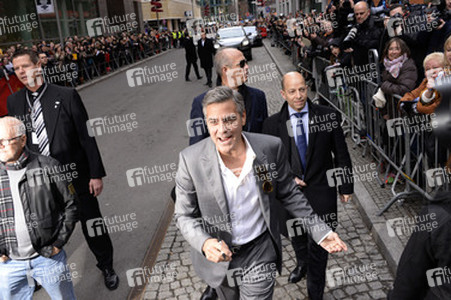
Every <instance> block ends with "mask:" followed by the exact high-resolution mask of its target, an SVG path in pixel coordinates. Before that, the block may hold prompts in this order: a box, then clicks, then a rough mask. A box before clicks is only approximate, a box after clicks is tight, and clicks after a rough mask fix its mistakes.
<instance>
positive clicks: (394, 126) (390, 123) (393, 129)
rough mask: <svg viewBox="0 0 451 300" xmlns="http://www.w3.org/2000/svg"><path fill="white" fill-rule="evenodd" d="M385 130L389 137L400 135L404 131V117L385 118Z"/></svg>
mask: <svg viewBox="0 0 451 300" xmlns="http://www.w3.org/2000/svg"><path fill="white" fill-rule="evenodd" d="M387 131H388V135H389V136H391V137H395V136H402V135H403V132H404V119H403V118H395V119H390V120H387Z"/></svg>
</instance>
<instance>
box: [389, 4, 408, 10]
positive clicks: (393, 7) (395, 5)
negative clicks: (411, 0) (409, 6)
mask: <svg viewBox="0 0 451 300" xmlns="http://www.w3.org/2000/svg"><path fill="white" fill-rule="evenodd" d="M397 8H401V9H402V11H403V12H405V7H404V5H401V4H394V5H392V6H390V8H389V11H393V10H395V9H397Z"/></svg>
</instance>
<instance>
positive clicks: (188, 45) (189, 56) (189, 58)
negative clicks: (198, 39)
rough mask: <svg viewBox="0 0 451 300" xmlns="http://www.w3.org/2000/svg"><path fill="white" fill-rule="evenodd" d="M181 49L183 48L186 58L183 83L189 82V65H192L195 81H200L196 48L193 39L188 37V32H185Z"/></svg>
mask: <svg viewBox="0 0 451 300" xmlns="http://www.w3.org/2000/svg"><path fill="white" fill-rule="evenodd" d="M183 47H185V58H186V72H185V81H191V80H190V79H189V74H190V72H191V65H193V67H194V72H195V73H196V76H197V79H201V78H202V76H200V74H199V68H198V67H197V53H196V46H194V42H193V38H192V37H191V36H189V35H188V31H185V37H184V38H183Z"/></svg>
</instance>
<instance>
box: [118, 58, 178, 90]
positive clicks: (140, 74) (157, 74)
mask: <svg viewBox="0 0 451 300" xmlns="http://www.w3.org/2000/svg"><path fill="white" fill-rule="evenodd" d="M125 74H126V77H127V83H128V86H129V87H137V86H142V85H144V84H152V83H158V82H164V81H166V82H171V81H172V80H174V79H177V78H178V72H177V70H176V64H175V63H170V64H164V65H159V66H157V65H154V66H151V67H149V66H145V67H144V68H134V69H130V70H128V71H127V72H125Z"/></svg>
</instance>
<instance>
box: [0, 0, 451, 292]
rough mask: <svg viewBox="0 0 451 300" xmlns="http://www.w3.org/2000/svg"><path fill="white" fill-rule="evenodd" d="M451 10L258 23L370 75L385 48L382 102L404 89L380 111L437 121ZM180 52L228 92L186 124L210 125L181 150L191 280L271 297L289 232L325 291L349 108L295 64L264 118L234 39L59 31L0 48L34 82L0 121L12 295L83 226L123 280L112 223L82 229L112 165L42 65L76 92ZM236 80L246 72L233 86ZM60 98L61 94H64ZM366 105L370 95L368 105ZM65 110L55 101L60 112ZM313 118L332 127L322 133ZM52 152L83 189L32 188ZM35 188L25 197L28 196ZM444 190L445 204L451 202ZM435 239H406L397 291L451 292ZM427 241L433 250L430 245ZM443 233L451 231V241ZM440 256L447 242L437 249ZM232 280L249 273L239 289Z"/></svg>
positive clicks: (1, 261) (108, 281) (197, 101)
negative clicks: (416, 263)
mask: <svg viewBox="0 0 451 300" xmlns="http://www.w3.org/2000/svg"><path fill="white" fill-rule="evenodd" d="M449 11H451V1H449V0H447V1H446V2H442V4H441V5H438V6H435V7H434V6H432V5H428V6H424V5H420V6H415V5H409V4H408V3H402V4H399V3H396V4H393V3H388V2H382V5H380V6H374V5H373V4H372V3H370V2H366V1H359V2H357V1H356V2H355V3H354V1H352V0H338V1H332V2H331V3H330V5H329V6H328V8H327V10H326V11H325V12H324V13H319V14H318V13H316V12H314V11H313V12H311V13H309V14H303V13H302V12H298V13H297V14H296V15H295V16H286V17H284V16H277V17H276V16H272V17H268V18H266V19H263V18H259V19H256V20H254V21H253V24H255V25H257V26H261V25H263V24H264V25H265V26H267V27H268V28H269V29H270V32H271V34H272V35H273V37H275V38H276V41H277V42H281V43H284V45H285V46H286V50H287V51H288V52H292V51H296V53H295V54H296V56H298V59H299V60H301V61H303V60H307V59H308V58H309V57H310V58H311V57H315V56H320V57H323V58H326V59H327V60H329V62H330V64H331V65H334V64H337V63H340V65H341V66H343V67H349V68H353V69H354V70H364V71H361V72H366V71H367V68H365V67H364V66H365V65H368V64H369V63H370V62H371V61H370V59H369V57H368V51H369V50H370V49H376V51H377V52H378V53H379V55H378V56H379V57H380V61H379V62H378V63H380V65H381V69H382V72H381V74H380V76H381V77H380V78H379V79H380V91H379V90H378V94H379V98H381V97H382V96H381V94H382V95H386V96H387V98H388V95H390V94H399V95H400V96H403V97H402V98H401V100H399V102H397V103H393V104H392V105H390V104H387V103H385V105H379V106H380V107H379V108H380V110H379V113H380V114H381V116H382V117H383V118H384V119H385V120H388V119H390V118H392V117H393V116H394V115H395V114H396V111H395V109H396V110H400V111H402V112H403V113H420V114H431V113H433V112H434V111H435V109H436V108H437V106H438V104H439V103H440V101H441V100H442V98H441V94H440V93H439V92H438V91H437V90H436V89H435V84H436V81H437V78H440V76H443V75H442V74H446V73H447V72H448V71H447V66H449V59H450V58H451V38H449V37H448V35H449V33H451V23H450V22H451V21H450V20H449V19H448V12H449ZM412 20H413V21H412ZM412 22H413V23H412ZM399 24H401V25H399ZM409 24H410V25H412V24H414V25H415V26H417V25H418V26H419V27H418V28H420V29H421V28H426V29H425V30H417V29H415V30H411V29H412V28H414V26H413V25H412V26H409ZM428 24H429V25H428ZM432 24H435V25H432ZM415 28H417V27H415ZM428 28H430V30H428ZM409 30H410V31H409ZM408 31H409V32H408ZM196 43H197V45H196ZM425 45H427V47H425ZM181 46H183V47H184V48H185V53H186V61H187V65H186V74H185V80H186V81H191V79H190V78H189V74H190V69H191V66H193V68H194V71H195V73H196V77H197V78H198V79H201V78H202V77H201V75H200V73H199V70H198V68H197V62H196V61H197V58H198V57H199V58H200V59H201V67H202V68H203V69H204V70H205V75H206V77H207V83H206V84H207V85H208V86H209V87H212V69H213V67H214V68H215V72H216V74H217V77H218V80H217V85H218V87H216V88H214V89H210V90H209V91H208V92H205V93H202V94H201V95H198V96H197V97H195V98H194V100H193V102H192V106H191V113H190V120H199V119H201V120H204V122H203V123H201V127H202V128H201V130H199V131H196V132H195V133H194V135H191V136H190V141H189V142H190V146H189V147H188V148H186V149H185V150H183V151H182V152H181V153H180V161H179V166H178V171H177V176H176V187H175V190H174V195H173V196H174V201H175V220H176V223H177V226H178V228H179V229H180V231H181V233H182V234H183V236H184V238H185V239H186V240H187V241H188V243H189V244H190V246H191V252H192V256H191V257H192V264H193V266H194V269H195V271H196V273H197V275H198V276H199V277H200V278H201V279H203V280H204V281H205V283H207V284H208V287H207V289H206V290H205V291H204V293H203V294H202V296H201V299H203V300H207V299H210V300H211V299H217V298H218V297H219V298H221V299H237V298H242V299H256V298H257V299H272V297H273V293H274V286H275V273H276V271H278V272H279V273H280V272H281V268H282V243H281V234H282V235H285V236H287V237H289V238H291V242H292V245H293V248H294V250H295V255H296V261H297V264H296V266H294V268H293V270H290V275H289V278H288V280H289V282H290V283H296V282H299V281H300V280H302V279H303V278H304V277H305V276H306V275H307V293H308V296H309V298H310V299H318V300H320V299H323V296H324V289H325V283H326V268H327V263H328V256H329V254H333V253H337V252H342V251H346V250H347V246H346V244H345V243H344V242H343V241H342V240H341V238H340V237H339V235H338V234H336V233H335V232H334V231H335V229H336V228H337V225H338V217H337V212H338V210H337V198H338V197H339V199H340V200H341V201H342V202H344V203H346V202H348V201H349V200H351V199H352V194H353V193H354V183H353V182H352V181H350V182H344V183H342V184H338V182H337V186H331V185H330V183H329V182H328V180H326V178H327V172H328V171H329V170H333V169H334V168H342V169H347V170H352V169H353V167H352V162H351V157H350V154H349V152H348V148H347V144H346V140H345V136H344V132H343V129H342V127H341V126H337V124H341V123H342V122H341V121H342V119H341V118H342V116H341V114H338V113H337V112H336V111H335V110H334V109H331V108H330V107H326V106H322V105H318V104H317V103H314V102H313V101H312V100H311V99H309V97H308V95H309V86H308V84H307V80H306V78H304V76H303V75H302V74H300V73H299V72H289V73H287V74H284V76H283V79H282V82H281V90H280V94H281V96H282V98H283V99H284V100H285V102H284V104H283V106H282V107H281V109H280V111H279V112H278V113H276V114H274V115H273V116H268V108H267V101H266V96H265V93H264V92H263V91H262V90H259V89H257V88H253V87H250V86H248V85H247V84H246V81H247V79H248V75H249V66H248V62H247V60H246V58H245V57H244V55H243V53H242V52H241V51H239V50H237V49H233V48H223V49H219V50H218V51H215V49H214V47H213V44H212V41H211V40H209V39H207V38H206V35H205V33H203V34H202V35H201V39H200V40H198V41H196V42H195V41H194V40H193V39H192V37H189V34H188V33H187V31H186V30H185V31H184V32H169V31H163V32H157V31H155V30H146V32H144V33H135V34H130V33H122V34H119V35H112V36H101V37H95V38H88V37H82V38H80V37H77V36H74V37H69V38H67V39H66V40H65V43H64V47H63V46H62V45H59V44H55V43H52V42H50V43H47V42H46V41H42V42H40V43H38V44H36V45H33V46H32V47H31V48H30V49H25V48H26V47H23V46H21V45H17V46H12V47H9V48H8V49H6V50H5V51H4V52H2V55H3V57H2V68H3V70H4V71H3V72H0V73H3V74H6V75H7V74H12V73H13V72H14V73H16V74H17V76H18V78H19V79H20V81H21V82H22V84H23V85H24V86H25V87H26V88H24V89H22V90H20V91H18V92H16V93H14V94H13V95H11V96H10V97H9V98H8V115H9V116H10V117H6V118H3V119H2V120H0V138H1V139H0V145H1V146H2V147H0V171H1V172H0V176H2V182H1V184H2V188H3V190H6V191H8V192H7V193H4V194H3V195H1V197H0V205H1V207H2V208H5V209H2V210H0V217H1V218H2V219H5V220H8V222H7V223H2V224H0V225H1V227H0V229H1V231H2V232H8V235H6V236H1V237H0V279H1V281H0V282H7V280H6V279H5V278H4V277H5V276H8V277H11V278H14V280H13V281H8V283H7V284H3V285H0V295H1V296H2V298H5V299H9V298H12V295H13V294H14V295H19V294H20V295H21V297H23V298H26V299H30V298H31V297H32V293H33V290H34V289H33V288H29V287H28V286H27V285H29V282H27V276H26V275H27V274H25V273H26V270H27V267H28V265H27V264H28V263H29V262H30V263H33V264H34V268H35V269H45V268H46V267H47V265H48V264H49V262H50V260H58V263H59V264H60V265H63V266H64V265H66V254H65V252H64V250H63V246H65V244H66V243H67V241H68V240H69V238H70V236H71V234H72V232H73V230H74V227H75V224H76V223H77V221H78V220H80V221H81V222H80V223H81V226H82V230H83V233H84V236H85V239H86V241H87V243H88V245H89V247H90V249H91V251H92V252H93V254H94V256H95V257H96V259H97V267H98V268H99V270H100V271H101V272H102V274H103V277H104V281H105V285H106V287H107V288H108V289H110V290H114V289H116V288H117V287H118V285H119V277H118V276H117V274H116V273H115V271H114V268H113V246H112V243H111V239H110V237H109V235H108V232H107V230H106V228H105V225H104V224H99V227H100V229H102V231H103V234H101V235H99V236H95V237H93V236H91V235H89V234H88V230H87V223H88V221H89V220H92V219H98V218H100V219H102V215H101V212H100V209H99V204H98V201H97V197H98V196H99V195H100V194H101V192H102V189H103V181H102V178H103V177H105V176H106V173H105V169H104V167H103V164H102V159H101V156H100V152H99V149H98V147H97V144H96V140H95V138H94V137H92V136H90V135H89V134H88V131H87V128H86V126H85V124H86V122H87V120H88V115H87V112H86V109H85V107H84V105H83V102H82V101H81V98H80V95H79V94H78V93H77V92H76V91H75V90H74V89H72V88H66V87H61V86H58V85H57V84H60V85H68V81H67V80H60V81H58V82H51V81H50V82H49V81H48V80H46V81H44V80H43V78H42V77H43V76H45V75H46V69H48V70H51V69H54V68H55V66H58V68H63V66H69V68H71V69H72V70H73V71H74V72H75V73H76V76H74V80H75V83H74V84H73V85H72V86H75V85H77V84H80V83H83V82H84V81H85V80H89V79H91V78H93V77H96V76H102V75H103V74H106V73H108V72H110V71H112V70H115V69H117V68H119V67H121V66H123V65H125V64H129V63H131V62H134V61H136V60H140V59H143V58H145V57H147V56H149V55H153V54H155V53H158V52H160V51H164V50H165V49H167V48H171V47H181ZM196 46H197V48H196ZM421 51H423V52H421ZM419 52H420V54H419ZM39 66H40V67H41V68H42V69H43V72H42V73H33V74H32V75H31V78H27V77H29V75H28V74H27V72H29V71H30V70H32V69H35V68H39ZM237 70H239V71H240V72H236V71H237ZM357 72H358V71H357ZM49 74H50V73H49ZM230 74H238V75H237V76H240V78H239V80H236V78H235V79H232V78H231V77H230V76H229V75H230ZM423 78H424V79H423ZM60 79H61V78H60ZM375 81H377V80H375ZM54 83H56V84H54ZM417 86H418V87H417ZM415 87H417V88H415ZM56 95H58V97H60V98H58V99H59V100H60V101H55V97H56ZM384 98H385V96H384ZM389 99H391V101H397V100H396V98H389ZM360 100H362V102H363V103H364V104H368V103H370V102H371V101H373V99H368V98H364V97H362V98H361V99H360ZM375 100H377V96H376V99H375ZM375 102H377V103H382V102H383V101H380V99H379V100H378V101H375ZM59 106H61V107H62V109H61V110H59V109H58V110H56V109H53V107H54V108H58V107H59ZM390 107H392V108H390ZM367 109H368V108H367ZM58 114H61V115H58ZM44 115H45V116H46V119H44ZM58 116H59V117H58ZM311 120H317V121H315V122H311ZM44 121H45V122H44ZM334 124H335V125H334ZM318 126H324V127H325V128H333V129H332V130H331V131H317V129H316V128H317V127H318ZM28 129H30V130H28ZM198 132H199V133H200V134H198ZM261 133H264V134H261ZM67 137H69V138H67ZM25 146H27V147H25ZM29 150H30V151H29ZM52 157H53V158H52ZM54 159H57V160H58V161H59V162H60V163H61V164H65V165H67V164H72V163H75V165H76V168H77V170H78V171H79V173H80V177H79V178H78V179H77V180H75V181H74V182H73V183H69V182H66V181H64V180H63V181H62V182H60V184H58V185H57V186H53V185H50V186H48V185H42V186H34V185H33V184H32V182H29V181H31V179H32V178H31V177H30V178H29V177H27V178H26V183H25V184H22V185H20V184H19V179H20V178H21V176H23V174H24V172H25V171H26V170H27V168H30V167H34V166H36V165H38V166H40V167H42V168H44V167H51V166H55V165H58V162H57V161H55V160H54ZM351 173H352V171H351ZM271 174H272V176H274V174H275V176H274V177H273V178H272V177H271ZM351 175H352V174H351ZM25 188H26V189H27V191H31V192H30V193H25V192H23V189H25ZM36 195H44V196H46V198H45V201H46V202H44V203H42V205H48V206H51V207H56V209H54V211H51V212H46V210H43V209H42V207H41V206H40V205H41V202H40V204H39V205H29V204H28V203H31V201H30V198H29V197H35V198H36ZM35 198H33V200H34V199H35ZM438 199H439V201H440V203H442V202H444V203H447V201H449V195H445V196H443V195H440V197H439V198H438ZM22 203H25V204H26V205H25V206H23V205H22ZM436 205H437V204H436ZM434 209H436V210H440V208H437V207H434ZM12 212H15V213H16V216H15V215H14V213H12ZM27 212H31V213H34V215H35V216H36V218H37V222H38V224H44V222H45V221H48V223H49V224H48V225H49V226H48V227H43V228H44V229H43V230H37V231H36V232H35V231H32V234H30V233H29V232H28V230H26V228H27V221H29V220H27V218H29V216H28V215H27ZM448 215H449V214H446V213H443V212H441V215H440V226H439V227H438V228H436V230H435V231H434V233H437V232H439V233H442V234H447V229H446V228H449V226H446V225H447V222H449V218H448V217H447V216H448ZM17 216H19V217H17ZM199 218H201V219H202V222H199ZM211 220H215V221H211ZM216 220H219V221H216ZM215 222H216V223H215ZM46 224H47V223H46ZM11 228H13V229H14V228H19V229H20V230H18V231H17V232H16V231H14V230H11ZM23 228H25V230H24V229H23ZM444 228H445V229H444ZM298 229H299V231H298ZM52 233H53V234H52ZM213 233H214V234H213ZM423 235H424V236H423ZM431 235H432V233H430V232H427V233H421V236H419V237H418V235H413V238H412V240H413V242H411V243H410V244H412V245H413V246H412V245H411V246H408V247H407V251H406V253H407V254H405V255H404V256H403V258H402V260H401V262H402V263H401V264H400V266H401V267H400V270H398V275H397V278H396V282H395V289H394V291H393V292H392V294H391V297H392V299H404V298H408V297H406V295H407V294H412V295H413V296H420V297H422V298H424V297H425V296H430V297H431V298H432V297H433V296H437V295H446V296H449V295H450V293H449V285H443V286H436V287H428V285H427V281H426V278H425V277H426V276H425V272H426V271H427V270H429V269H431V268H434V267H446V266H448V265H449V263H450V257H449V251H447V250H446V247H445V246H443V243H442V241H443V239H433V238H431ZM424 239H428V241H429V244H427V245H425V243H422V241H423V240H424ZM445 239H447V240H449V238H448V235H446V238H445ZM36 240H38V241H40V242H39V243H37V242H36ZM447 240H446V241H447ZM415 246H423V247H424V249H422V250H423V251H422V252H423V255H422V256H421V259H422V260H421V262H422V269H421V270H413V269H412V268H411V267H410V269H409V264H408V260H409V257H408V255H412V254H411V253H412V247H415ZM434 251H439V252H437V256H436V257H435V256H434V254H433V253H434ZM406 255H407V256H406ZM406 257H407V258H406ZM237 270H238V271H237ZM404 270H410V272H408V273H406V272H405V271H404ZM15 272H16V273H17V274H15ZM19 273H20V274H19ZM61 273H66V272H65V271H64V270H63V271H62V272H61ZM30 275H31V277H32V278H34V279H35V280H36V281H37V282H39V283H40V284H42V286H43V287H44V288H45V289H46V290H47V292H48V293H49V294H51V296H52V297H60V298H65V299H66V298H67V299H74V298H75V294H74V289H73V286H72V284H69V283H68V281H64V280H56V282H46V281H45V280H43V278H41V276H40V275H39V274H30ZM61 275H64V274H61ZM236 278H240V280H239V282H240V283H239V284H238V283H237V282H238V281H234V280H236ZM261 278H264V280H261ZM232 281H233V282H232Z"/></svg>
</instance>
